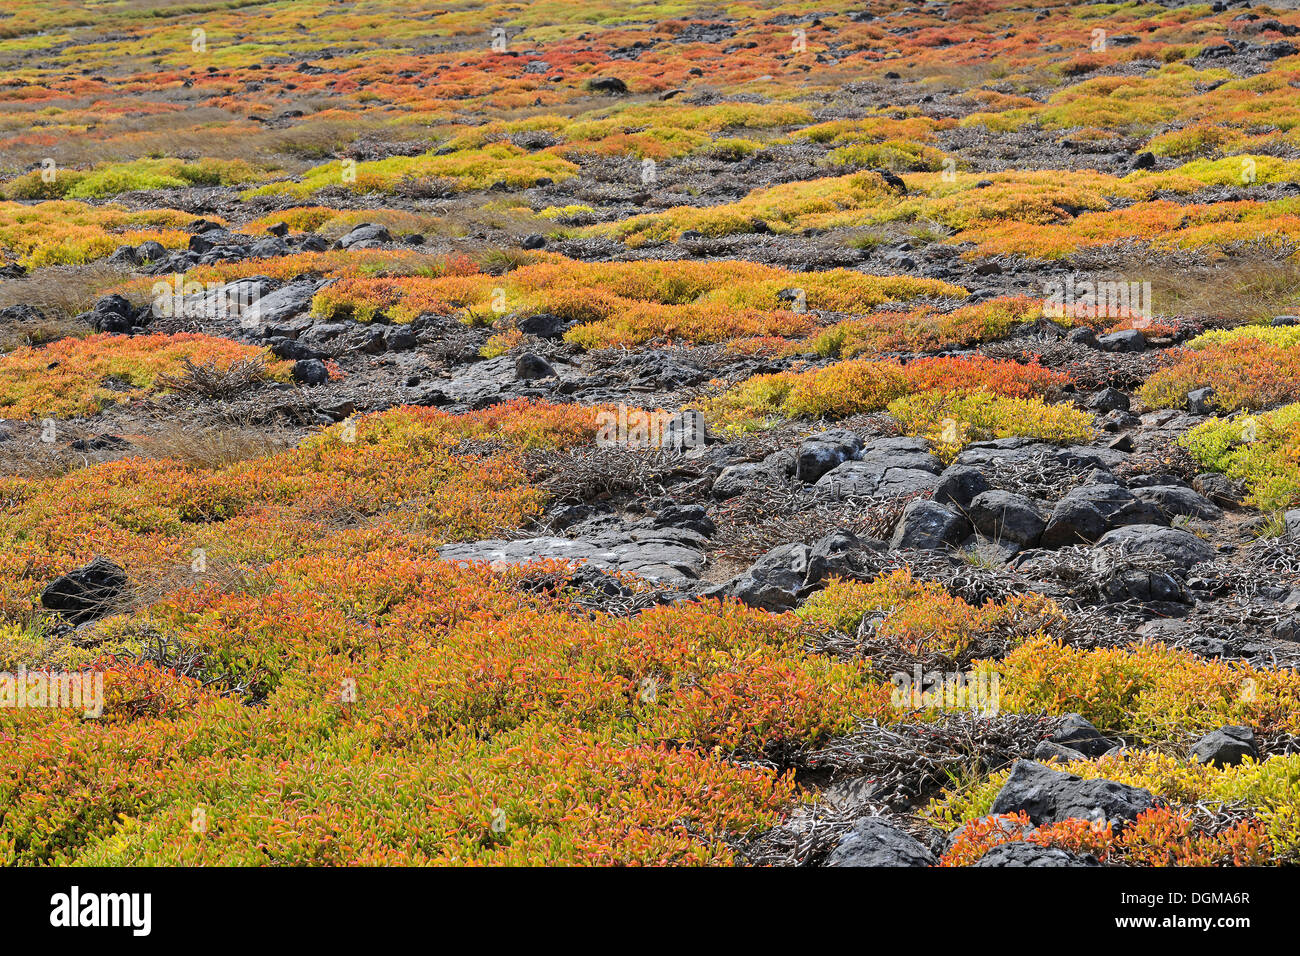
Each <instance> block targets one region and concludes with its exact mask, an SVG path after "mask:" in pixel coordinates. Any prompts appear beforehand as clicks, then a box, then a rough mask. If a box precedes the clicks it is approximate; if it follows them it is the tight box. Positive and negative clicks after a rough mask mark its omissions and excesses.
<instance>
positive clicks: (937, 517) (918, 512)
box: [889, 498, 971, 550]
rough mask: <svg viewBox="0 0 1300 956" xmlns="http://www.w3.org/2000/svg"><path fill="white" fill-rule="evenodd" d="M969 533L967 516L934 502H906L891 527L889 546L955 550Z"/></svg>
mask: <svg viewBox="0 0 1300 956" xmlns="http://www.w3.org/2000/svg"><path fill="white" fill-rule="evenodd" d="M970 534H971V524H970V521H968V520H967V519H966V516H965V515H963V514H961V513H959V512H957V511H953V510H952V509H949V508H946V507H944V506H943V505H941V504H939V503H938V502H936V501H927V500H925V499H923V498H917V499H915V500H913V501H909V502H908V504H907V507H906V508H904V509H903V514H902V517H900V518H899V519H898V524H897V525H896V526H895V528H894V537H893V538H892V539H891V540H890V542H889V546H890V548H893V549H899V548H912V549H917V550H923V549H933V548H948V547H955V546H957V545H958V544H960V543H961V542H962V541H965V540H966V539H967V538H968V537H970Z"/></svg>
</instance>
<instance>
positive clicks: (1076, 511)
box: [1040, 497, 1109, 548]
mask: <svg viewBox="0 0 1300 956" xmlns="http://www.w3.org/2000/svg"><path fill="white" fill-rule="evenodd" d="M1108 524H1109V523H1108V522H1107V521H1106V517H1105V515H1103V514H1102V513H1101V512H1100V511H1098V510H1097V509H1096V507H1094V506H1093V505H1091V504H1089V503H1088V502H1086V501H1079V500H1072V499H1070V498H1069V497H1066V498H1062V499H1061V500H1060V501H1058V502H1057V503H1056V506H1055V507H1054V508H1052V514H1051V517H1050V518H1048V519H1047V527H1045V528H1044V529H1043V534H1042V538H1041V540H1040V543H1041V544H1042V546H1043V547H1044V548H1062V547H1065V546H1066V545H1070V544H1079V543H1087V544H1091V543H1093V542H1094V541H1096V540H1097V539H1098V538H1100V537H1101V536H1102V535H1103V534H1105V533H1106V529H1107V527H1108Z"/></svg>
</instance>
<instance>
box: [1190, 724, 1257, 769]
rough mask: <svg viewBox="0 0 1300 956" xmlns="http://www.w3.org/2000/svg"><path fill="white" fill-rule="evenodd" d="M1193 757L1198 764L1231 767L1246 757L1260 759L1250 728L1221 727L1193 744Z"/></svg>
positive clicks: (1253, 733)
mask: <svg viewBox="0 0 1300 956" xmlns="http://www.w3.org/2000/svg"><path fill="white" fill-rule="evenodd" d="M1192 756H1193V757H1194V758H1195V759H1196V762H1197V763H1208V764H1213V765H1214V766H1216V767H1231V766H1234V765H1235V764H1239V763H1241V761H1242V760H1243V759H1244V758H1246V757H1254V758H1258V757H1259V747H1258V745H1257V744H1256V743H1255V732H1254V731H1253V730H1251V729H1250V728H1249V727H1240V726H1233V727H1221V728H1220V729H1218V730H1212V731H1210V733H1208V734H1206V735H1205V736H1204V737H1202V738H1201V739H1200V740H1198V741H1196V743H1194V744H1192Z"/></svg>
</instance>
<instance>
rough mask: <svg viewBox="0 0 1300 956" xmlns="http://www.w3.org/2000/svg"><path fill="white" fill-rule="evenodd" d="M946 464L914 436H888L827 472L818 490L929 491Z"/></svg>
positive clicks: (855, 492) (847, 492)
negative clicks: (856, 456) (854, 458)
mask: <svg viewBox="0 0 1300 956" xmlns="http://www.w3.org/2000/svg"><path fill="white" fill-rule="evenodd" d="M942 470H943V464H942V463H941V462H940V461H939V459H938V458H935V457H934V455H932V454H930V452H929V450H928V449H927V447H926V445H925V443H924V442H923V441H921V440H919V439H915V438H887V439H883V440H881V441H877V442H874V443H872V444H871V446H869V447H868V448H866V449H864V450H863V451H862V452H861V454H860V455H859V457H858V459H857V460H855V461H846V462H844V463H843V464H842V465H838V466H836V467H835V468H832V469H831V470H830V471H828V472H826V474H824V475H823V476H822V477H821V478H820V479H819V480H818V482H817V484H816V488H817V490H818V491H819V492H821V493H824V494H830V495H835V496H841V495H882V496H884V495H909V494H926V493H928V492H930V491H932V490H933V489H934V487H935V485H937V484H938V475H939V472H940V471H942Z"/></svg>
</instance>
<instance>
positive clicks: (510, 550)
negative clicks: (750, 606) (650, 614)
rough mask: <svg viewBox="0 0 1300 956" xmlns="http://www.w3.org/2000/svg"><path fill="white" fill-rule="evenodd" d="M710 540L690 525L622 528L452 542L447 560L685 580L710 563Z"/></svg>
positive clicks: (443, 552) (443, 553) (445, 553)
mask: <svg viewBox="0 0 1300 956" xmlns="http://www.w3.org/2000/svg"><path fill="white" fill-rule="evenodd" d="M706 544H707V541H706V539H705V537H704V536H703V535H701V534H699V533H698V532H695V531H692V530H689V529H688V528H684V527H667V528H653V527H651V528H621V529H615V530H611V531H609V532H606V533H604V534H597V535H592V536H589V537H580V538H555V537H540V538H520V539H517V540H512V541H501V540H488V541H474V542H469V543H466V544H449V545H446V546H445V547H443V548H442V549H440V551H439V557H440V558H442V560H444V561H468V562H472V563H486V564H491V563H493V562H497V561H500V562H504V563H506V564H528V563H529V562H532V561H537V560H539V559H543V558H550V559H555V560H561V561H571V562H575V563H582V564H584V565H590V566H592V567H595V568H597V569H599V570H604V571H622V572H626V573H629V574H636V575H639V576H640V577H643V578H646V579H647V580H650V581H660V582H665V583H670V584H682V583H686V582H689V581H693V580H695V578H697V577H698V576H699V573H700V571H701V570H702V569H703V567H704V563H705V556H704V547H705V546H706Z"/></svg>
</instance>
